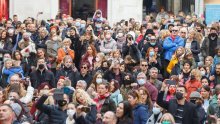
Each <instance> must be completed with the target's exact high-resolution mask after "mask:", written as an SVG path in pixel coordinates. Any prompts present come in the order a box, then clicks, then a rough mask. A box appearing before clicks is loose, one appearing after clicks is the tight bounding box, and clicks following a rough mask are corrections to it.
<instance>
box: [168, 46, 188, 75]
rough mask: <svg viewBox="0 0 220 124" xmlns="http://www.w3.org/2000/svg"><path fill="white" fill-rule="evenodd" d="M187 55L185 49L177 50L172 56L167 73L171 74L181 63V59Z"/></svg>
mask: <svg viewBox="0 0 220 124" xmlns="http://www.w3.org/2000/svg"><path fill="white" fill-rule="evenodd" d="M184 53H185V49H184V48H183V47H179V48H177V49H176V51H175V53H174V55H173V56H172V58H171V60H170V63H169V64H168V66H167V72H168V73H169V74H170V73H171V71H172V69H173V67H174V66H175V65H176V64H177V63H178V62H179V61H181V59H182V58H183V55H184Z"/></svg>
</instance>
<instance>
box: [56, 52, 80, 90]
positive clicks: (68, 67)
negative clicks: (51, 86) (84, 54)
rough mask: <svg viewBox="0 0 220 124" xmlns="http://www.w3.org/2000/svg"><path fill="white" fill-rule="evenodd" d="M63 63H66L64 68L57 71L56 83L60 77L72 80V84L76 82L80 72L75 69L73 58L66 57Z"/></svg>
mask: <svg viewBox="0 0 220 124" xmlns="http://www.w3.org/2000/svg"><path fill="white" fill-rule="evenodd" d="M63 61H64V67H62V68H61V69H60V70H58V71H57V73H56V82H58V80H59V78H60V76H64V77H65V78H68V79H69V80H71V82H72V83H74V82H76V76H77V75H79V72H78V71H77V69H76V68H75V67H73V60H72V58H71V57H70V56H68V55H67V56H65V58H64V59H63ZM72 86H73V84H72Z"/></svg>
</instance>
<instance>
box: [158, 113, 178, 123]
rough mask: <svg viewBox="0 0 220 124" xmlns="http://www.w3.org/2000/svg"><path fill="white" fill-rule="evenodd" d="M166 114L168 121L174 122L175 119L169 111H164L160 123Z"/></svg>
mask: <svg viewBox="0 0 220 124" xmlns="http://www.w3.org/2000/svg"><path fill="white" fill-rule="evenodd" d="M166 116H167V117H168V118H169V121H170V122H171V124H175V120H174V118H173V116H172V115H171V114H170V113H165V114H164V115H163V116H162V117H161V119H160V123H162V121H163V120H164V119H165V117H166Z"/></svg>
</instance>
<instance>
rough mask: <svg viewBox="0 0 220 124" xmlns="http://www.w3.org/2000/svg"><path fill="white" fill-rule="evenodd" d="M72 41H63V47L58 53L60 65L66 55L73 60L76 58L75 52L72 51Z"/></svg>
mask: <svg viewBox="0 0 220 124" xmlns="http://www.w3.org/2000/svg"><path fill="white" fill-rule="evenodd" d="M71 43H72V41H71V40H70V39H69V38H65V39H64V40H63V47H62V48H59V49H58V51H57V56H58V57H57V62H58V63H59V64H60V63H61V62H62V61H63V59H64V57H65V56H66V55H70V56H71V58H72V59H74V58H75V52H74V50H72V49H70V45H71Z"/></svg>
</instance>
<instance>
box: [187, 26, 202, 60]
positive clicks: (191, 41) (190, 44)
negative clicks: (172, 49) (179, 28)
mask: <svg viewBox="0 0 220 124" xmlns="http://www.w3.org/2000/svg"><path fill="white" fill-rule="evenodd" d="M196 34H197V32H196V31H195V30H190V31H189V35H188V38H187V40H186V43H185V46H184V47H185V48H186V49H190V50H191V52H192V55H193V58H194V59H195V62H199V56H198V54H199V53H200V43H199V42H198V41H197V40H196Z"/></svg>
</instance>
